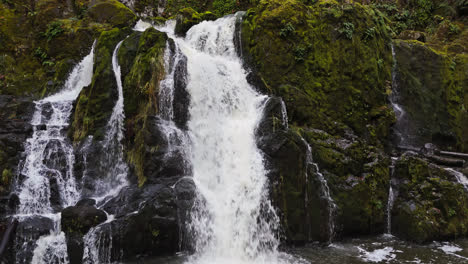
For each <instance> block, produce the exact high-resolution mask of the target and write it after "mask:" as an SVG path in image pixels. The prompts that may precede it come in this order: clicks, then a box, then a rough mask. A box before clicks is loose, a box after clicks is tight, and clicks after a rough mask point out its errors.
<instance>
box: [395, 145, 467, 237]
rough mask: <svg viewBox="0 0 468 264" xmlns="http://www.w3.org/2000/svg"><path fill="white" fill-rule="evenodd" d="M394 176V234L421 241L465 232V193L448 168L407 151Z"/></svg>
mask: <svg viewBox="0 0 468 264" xmlns="http://www.w3.org/2000/svg"><path fill="white" fill-rule="evenodd" d="M394 177H396V179H397V180H398V181H399V184H398V185H396V187H397V191H398V196H397V198H396V199H395V204H394V206H393V210H392V232H393V234H395V235H397V236H398V237H401V238H404V239H407V240H411V241H416V242H420V243H421V242H430V241H433V240H443V239H451V238H455V237H462V236H466V235H467V233H468V229H467V226H468V215H467V212H468V195H467V193H466V190H465V189H464V188H463V186H462V185H461V184H459V183H458V182H457V180H456V177H455V176H453V175H452V174H451V172H450V171H448V170H447V169H444V168H442V167H439V166H437V165H434V164H431V163H429V162H428V161H426V160H424V159H422V158H420V157H418V156H417V154H416V153H412V152H406V153H405V154H403V155H402V156H401V157H400V158H399V160H398V161H397V163H396V166H395V173H394Z"/></svg>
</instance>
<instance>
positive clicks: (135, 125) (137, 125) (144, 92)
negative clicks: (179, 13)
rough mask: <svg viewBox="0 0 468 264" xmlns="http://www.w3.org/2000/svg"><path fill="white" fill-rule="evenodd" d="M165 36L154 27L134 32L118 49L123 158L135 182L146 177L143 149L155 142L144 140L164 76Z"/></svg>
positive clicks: (156, 109) (155, 107)
mask: <svg viewBox="0 0 468 264" xmlns="http://www.w3.org/2000/svg"><path fill="white" fill-rule="evenodd" d="M166 42H167V36H166V34H164V33H161V32H158V31H156V30H155V29H154V28H149V29H147V30H146V31H145V32H144V33H143V34H140V33H134V34H132V35H131V36H130V37H129V38H127V39H126V40H125V41H124V42H123V44H122V47H121V49H120V50H119V54H118V56H119V63H120V65H121V67H122V74H123V76H125V79H124V81H123V85H124V96H125V115H126V117H127V118H126V130H127V135H128V142H127V145H128V152H127V159H128V161H129V163H130V164H131V165H132V167H133V168H134V170H135V173H136V175H137V177H138V182H139V184H140V186H141V185H143V184H144V183H145V181H146V177H145V173H144V167H145V162H146V156H145V155H146V153H147V152H148V151H149V152H151V150H152V149H154V148H157V146H149V145H148V144H147V143H146V142H145V138H146V135H147V133H148V132H147V128H146V123H147V118H148V116H150V115H155V114H157V112H158V98H157V95H158V94H159V83H160V81H161V80H162V79H163V78H164V74H165V71H164V49H165V47H166Z"/></svg>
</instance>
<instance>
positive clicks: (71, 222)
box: [61, 205, 107, 235]
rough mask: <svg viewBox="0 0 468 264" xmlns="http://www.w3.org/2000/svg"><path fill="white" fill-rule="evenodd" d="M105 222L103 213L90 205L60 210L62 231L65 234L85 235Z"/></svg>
mask: <svg viewBox="0 0 468 264" xmlns="http://www.w3.org/2000/svg"><path fill="white" fill-rule="evenodd" d="M106 220H107V215H106V213H105V212H104V211H102V210H99V209H96V207H94V206H92V205H77V206H70V207H67V208H65V209H63V210H62V220H61V225H62V230H63V231H64V232H65V233H66V234H71V233H79V234H82V235H84V234H86V233H87V232H88V231H89V229H90V228H91V227H94V226H96V225H98V224H100V223H102V222H104V221H106Z"/></svg>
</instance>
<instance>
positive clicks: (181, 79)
mask: <svg viewBox="0 0 468 264" xmlns="http://www.w3.org/2000/svg"><path fill="white" fill-rule="evenodd" d="M175 67H176V68H175V72H174V101H173V107H174V122H175V123H176V124H177V126H178V127H180V128H182V129H187V121H188V119H189V109H188V108H189V106H190V94H189V93H188V91H187V89H186V88H187V78H188V76H187V58H186V57H185V56H184V57H183V58H182V59H181V60H179V63H178V64H177V65H176V66H175Z"/></svg>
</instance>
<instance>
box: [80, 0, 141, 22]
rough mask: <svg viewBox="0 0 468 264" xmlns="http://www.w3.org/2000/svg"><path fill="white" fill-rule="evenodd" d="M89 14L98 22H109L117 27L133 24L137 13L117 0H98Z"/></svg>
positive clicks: (89, 10)
mask: <svg viewBox="0 0 468 264" xmlns="http://www.w3.org/2000/svg"><path fill="white" fill-rule="evenodd" d="M88 15H89V16H90V17H91V18H92V19H93V20H94V21H96V22H98V23H109V24H111V25H112V26H115V27H126V26H132V25H133V24H134V23H135V22H136V20H137V17H136V15H135V14H134V13H133V12H132V11H131V10H130V9H128V8H127V7H126V6H125V5H124V4H122V3H120V2H119V1H117V0H98V1H96V2H95V4H93V5H92V6H91V7H90V8H89V9H88Z"/></svg>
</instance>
